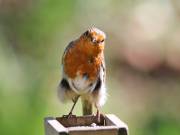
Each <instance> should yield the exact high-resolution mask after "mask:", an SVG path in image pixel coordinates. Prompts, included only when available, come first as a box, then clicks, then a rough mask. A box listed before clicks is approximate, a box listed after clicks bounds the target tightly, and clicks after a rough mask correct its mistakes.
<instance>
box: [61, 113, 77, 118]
mask: <svg viewBox="0 0 180 135" xmlns="http://www.w3.org/2000/svg"><path fill="white" fill-rule="evenodd" d="M75 117H76V115H73V114H72V113H71V112H70V113H69V114H68V115H63V118H75Z"/></svg>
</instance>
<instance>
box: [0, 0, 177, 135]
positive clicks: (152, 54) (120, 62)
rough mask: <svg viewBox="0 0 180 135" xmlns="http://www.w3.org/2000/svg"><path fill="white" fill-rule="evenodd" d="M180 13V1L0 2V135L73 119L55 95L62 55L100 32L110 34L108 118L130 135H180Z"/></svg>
mask: <svg viewBox="0 0 180 135" xmlns="http://www.w3.org/2000/svg"><path fill="white" fill-rule="evenodd" d="M179 7H180V6H179V1H178V0H152V1H147V0H121V1H117V0H116V1H115V0H106V1H96V0H87V1H86V2H85V1H83V0H77V1H73V0H36V1H35V0H1V1H0V134H1V135H10V134H14V135H19V134H27V135H28V134H29V135H30V134H35V135H38V134H41V135H42V134H44V131H43V130H44V129H43V118H44V117H46V116H61V115H62V114H66V113H67V112H68V110H69V107H70V106H71V103H69V104H66V105H64V104H62V103H59V101H58V99H57V96H56V87H57V85H58V83H59V80H60V78H61V67H60V63H61V62H60V61H61V56H62V53H63V50H64V48H65V46H66V45H67V44H68V42H70V41H71V40H72V39H75V38H77V37H78V36H79V35H80V34H81V33H82V32H84V31H85V30H86V29H87V28H89V27H91V26H96V27H98V28H100V29H102V30H103V31H105V32H106V33H107V41H106V65H107V87H108V93H109V98H108V101H107V103H106V105H105V106H104V107H103V109H102V111H103V112H104V113H114V114H116V115H117V116H119V117H120V118H121V119H122V120H124V121H125V122H127V124H128V126H129V129H130V134H134V135H139V134H142V135H143V134H147V135H168V134H172V135H178V134H179V133H180V130H179V129H180V117H179V112H180V108H179V106H180V104H179V103H180V102H179V96H180V91H179V88H180V83H179V82H180V76H179V71H180V64H179V63H180V62H179V59H180V55H179V54H180V53H179V52H180V47H179V43H180V39H179V34H180V25H179V14H180V12H179ZM117 104H118V107H114V105H117ZM75 113H76V114H78V115H80V114H81V105H80V103H78V106H77V107H76V108H75Z"/></svg>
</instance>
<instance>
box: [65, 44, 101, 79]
mask: <svg viewBox="0 0 180 135" xmlns="http://www.w3.org/2000/svg"><path fill="white" fill-rule="evenodd" d="M75 44H76V45H75V46H74V47H72V48H70V49H69V50H68V52H67V53H66V55H65V57H64V71H65V73H66V74H67V75H68V77H70V78H72V79H73V78H75V77H76V75H77V73H78V72H79V74H80V75H83V74H85V73H86V74H88V76H89V79H90V80H92V81H93V80H95V79H96V78H97V76H98V74H99V70H100V66H101V64H102V60H103V47H102V46H93V45H91V44H88V43H86V42H84V41H77V42H76V43H75Z"/></svg>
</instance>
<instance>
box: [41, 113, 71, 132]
mask: <svg viewBox="0 0 180 135" xmlns="http://www.w3.org/2000/svg"><path fill="white" fill-rule="evenodd" d="M44 127H45V135H68V130H67V128H65V127H64V126H63V125H62V124H61V123H59V122H58V121H57V120H56V119H55V118H53V117H47V118H45V119H44Z"/></svg>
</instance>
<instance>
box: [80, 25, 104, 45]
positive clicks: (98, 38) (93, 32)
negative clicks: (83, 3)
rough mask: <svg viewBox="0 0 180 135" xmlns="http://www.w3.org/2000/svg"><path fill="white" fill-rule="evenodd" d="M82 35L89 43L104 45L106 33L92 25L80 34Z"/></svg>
mask: <svg viewBox="0 0 180 135" xmlns="http://www.w3.org/2000/svg"><path fill="white" fill-rule="evenodd" d="M82 37H83V38H84V39H85V40H87V41H89V43H90V44H91V45H95V46H96V45H104V42H105V39H106V35H105V33H104V32H103V31H101V30H99V29H98V28H95V27H92V28H90V29H88V30H87V31H86V32H84V33H83V34H82Z"/></svg>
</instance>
